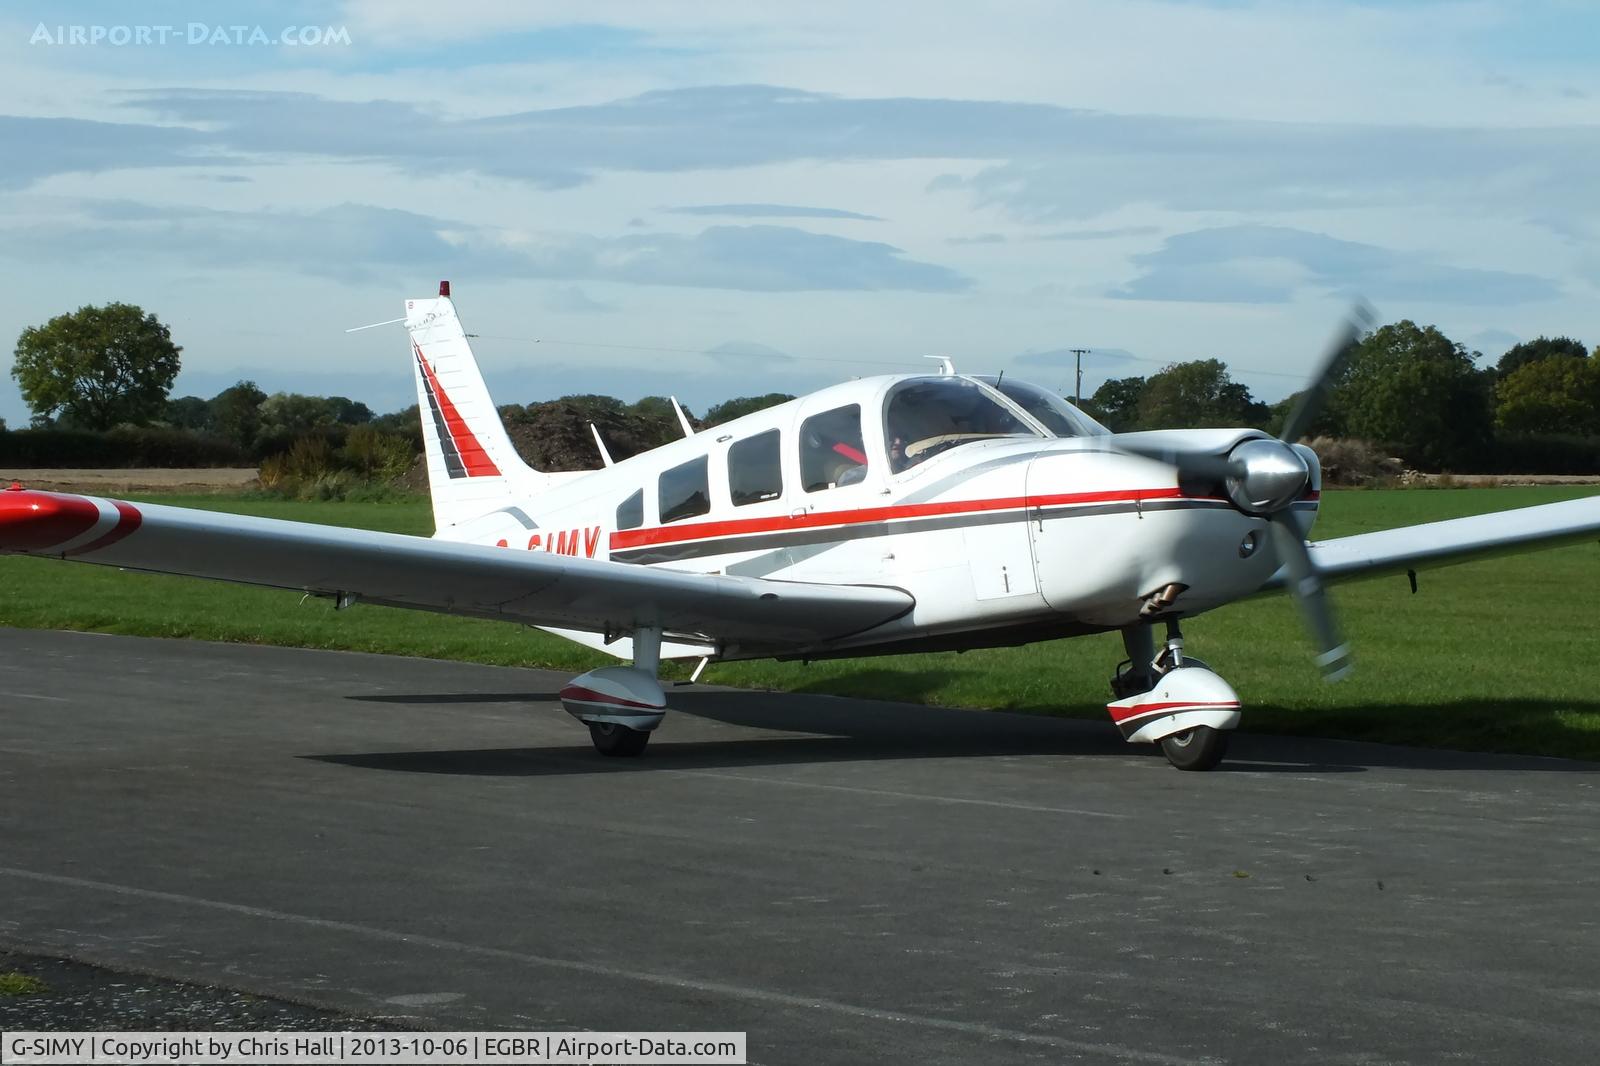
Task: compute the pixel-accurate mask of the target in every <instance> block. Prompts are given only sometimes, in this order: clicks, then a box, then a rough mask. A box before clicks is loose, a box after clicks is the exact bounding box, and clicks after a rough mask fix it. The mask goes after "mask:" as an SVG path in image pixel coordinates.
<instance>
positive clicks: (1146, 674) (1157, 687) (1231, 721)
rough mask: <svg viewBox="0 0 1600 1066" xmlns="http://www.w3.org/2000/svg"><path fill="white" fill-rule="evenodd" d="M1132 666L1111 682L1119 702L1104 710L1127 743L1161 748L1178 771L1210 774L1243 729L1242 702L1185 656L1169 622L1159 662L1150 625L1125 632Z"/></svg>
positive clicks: (1122, 668) (1128, 664)
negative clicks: (1230, 739)
mask: <svg viewBox="0 0 1600 1066" xmlns="http://www.w3.org/2000/svg"><path fill="white" fill-rule="evenodd" d="M1122 641H1123V646H1124V647H1125V648H1126V649H1127V651H1128V661H1127V662H1125V663H1123V664H1122V666H1120V667H1118V669H1117V675H1116V676H1115V677H1114V678H1112V679H1111V692H1112V694H1113V695H1114V696H1115V697H1116V699H1114V700H1112V701H1111V702H1110V703H1108V704H1106V710H1108V711H1109V712H1111V720H1112V722H1114V723H1116V726H1117V729H1118V730H1119V731H1120V732H1121V733H1122V736H1123V739H1125V740H1127V741H1128V742H1130V743H1133V744H1157V743H1158V744H1160V745H1161V752H1162V754H1163V755H1165V756H1166V757H1167V761H1168V762H1170V763H1171V764H1172V765H1173V766H1175V767H1177V768H1178V769H1179V770H1210V769H1212V768H1213V767H1215V766H1216V765H1217V764H1218V763H1219V762H1221V761H1222V757H1223V756H1224V755H1225V754H1226V753H1227V750H1228V734H1229V733H1230V732H1231V731H1232V730H1233V729H1235V728H1236V727H1237V726H1238V724H1239V717H1240V715H1239V707H1240V704H1239V696H1238V694H1237V693H1235V692H1234V691H1233V689H1232V688H1231V687H1230V686H1229V685H1228V683H1227V682H1226V681H1224V680H1223V679H1222V678H1220V677H1218V676H1217V675H1216V674H1215V673H1213V672H1212V671H1211V669H1210V667H1208V666H1206V664H1205V663H1203V662H1201V661H1200V660H1199V659H1195V658H1191V657H1188V656H1185V655H1184V654H1183V633H1182V632H1181V631H1180V630H1179V628H1178V622H1177V620H1176V619H1168V620H1167V639H1166V643H1165V644H1164V645H1163V647H1162V649H1161V654H1160V655H1159V656H1157V655H1155V654H1153V652H1154V640H1153V637H1152V635H1151V632H1150V627H1149V626H1148V625H1144V624H1140V625H1133V626H1129V627H1128V628H1127V629H1124V630H1123V631H1122Z"/></svg>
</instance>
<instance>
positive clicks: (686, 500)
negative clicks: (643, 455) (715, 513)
mask: <svg viewBox="0 0 1600 1066" xmlns="http://www.w3.org/2000/svg"><path fill="white" fill-rule="evenodd" d="M657 492H658V493H659V496H660V499H659V501H658V502H659V503H660V505H661V524H662V525H666V524H667V523H668V522H677V521H681V520H682V519H685V518H693V517H694V516H695V515H702V514H705V513H706V512H707V511H709V510H711V481H710V477H709V474H708V471H707V464H706V457H705V456H703V455H702V456H701V457H700V458H698V459H691V460H690V461H689V462H687V463H683V464H680V465H678V466H674V467H672V468H671V469H668V470H663V471H662V472H661V478H660V481H659V482H658V484H657Z"/></svg>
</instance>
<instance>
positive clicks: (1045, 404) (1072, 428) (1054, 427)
mask: <svg viewBox="0 0 1600 1066" xmlns="http://www.w3.org/2000/svg"><path fill="white" fill-rule="evenodd" d="M978 380H979V381H981V382H983V383H984V384H985V385H988V386H991V387H992V388H996V389H999V390H1000V392H1001V393H1003V394H1004V395H1005V398H1006V399H1008V400H1010V401H1011V402H1012V403H1014V404H1016V405H1017V406H1018V407H1020V408H1022V409H1023V410H1024V411H1026V412H1028V414H1030V415H1032V416H1033V417H1034V418H1035V419H1037V420H1038V422H1039V424H1040V425H1042V426H1044V428H1045V429H1048V430H1049V431H1050V432H1051V433H1054V434H1055V435H1056V436H1058V437H1094V436H1099V435H1101V434H1105V433H1110V432H1111V431H1110V430H1109V429H1107V428H1106V427H1105V426H1102V425H1101V424H1100V423H1099V422H1096V421H1095V420H1094V419H1092V418H1090V417H1089V416H1088V415H1086V414H1084V413H1083V412H1082V411H1080V410H1078V409H1077V408H1076V407H1074V406H1072V405H1071V404H1070V403H1068V402H1067V401H1066V400H1063V399H1062V398H1061V397H1059V396H1057V395H1056V394H1055V393H1053V392H1051V391H1050V390H1049V389H1046V388H1044V387H1042V386H1039V385H1034V384H1032V383H1030V382H1027V381H1017V380H1016V379H1015V378H1006V377H1001V378H992V377H980V378H979V379H978Z"/></svg>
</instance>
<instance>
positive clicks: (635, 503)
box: [617, 489, 644, 529]
mask: <svg viewBox="0 0 1600 1066" xmlns="http://www.w3.org/2000/svg"><path fill="white" fill-rule="evenodd" d="M642 525H644V490H643V489H637V490H635V492H634V494H633V495H632V496H629V497H628V498H627V499H626V500H623V501H622V502H621V503H619V504H617V528H618V529H638V528H639V527H640V526H642Z"/></svg>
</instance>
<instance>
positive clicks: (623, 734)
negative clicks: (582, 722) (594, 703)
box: [589, 722, 650, 758]
mask: <svg viewBox="0 0 1600 1066" xmlns="http://www.w3.org/2000/svg"><path fill="white" fill-rule="evenodd" d="M589 739H590V740H592V741H594V750H595V751H598V752H599V753H600V754H601V755H609V756H611V757H613V758H631V757H632V756H635V755H643V754H644V746H645V745H646V744H648V743H650V734H649V733H646V732H645V731H644V730H642V729H629V728H628V727H627V726H625V725H617V724H616V723H615V722H590V723H589Z"/></svg>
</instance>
